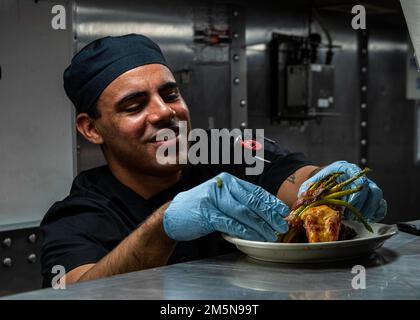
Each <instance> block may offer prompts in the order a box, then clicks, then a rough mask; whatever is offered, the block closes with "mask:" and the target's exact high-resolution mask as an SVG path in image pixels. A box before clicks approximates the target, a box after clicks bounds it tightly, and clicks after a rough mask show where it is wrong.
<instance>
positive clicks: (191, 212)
mask: <svg viewBox="0 0 420 320" xmlns="http://www.w3.org/2000/svg"><path fill="white" fill-rule="evenodd" d="M288 214H289V208H288V207H287V206H286V205H285V204H284V203H283V202H282V201H280V200H279V199H277V198H276V197H275V196H273V195H272V194H270V193H269V192H267V191H265V190H264V189H263V188H261V187H259V186H256V185H254V184H252V183H249V182H246V181H243V180H241V179H238V178H236V177H234V176H232V175H230V174H228V173H221V174H220V175H218V176H217V177H215V178H212V179H210V180H208V181H206V182H204V183H202V184H200V185H198V186H196V187H195V188H193V189H191V190H188V191H185V192H181V193H179V194H178V195H177V196H176V197H175V198H174V199H173V200H172V202H171V204H170V205H169V207H168V208H167V209H166V212H165V215H164V218H163V226H164V230H165V232H166V234H167V235H168V236H169V237H170V238H172V239H174V240H178V241H189V240H193V239H197V238H200V237H202V236H205V235H207V234H209V233H212V232H215V231H220V232H224V233H227V234H229V235H232V236H235V237H239V238H242V239H246V240H255V241H275V240H276V239H277V236H276V234H275V232H279V233H285V232H287V230H288V224H287V222H286V221H285V220H283V217H285V216H287V215H288Z"/></svg>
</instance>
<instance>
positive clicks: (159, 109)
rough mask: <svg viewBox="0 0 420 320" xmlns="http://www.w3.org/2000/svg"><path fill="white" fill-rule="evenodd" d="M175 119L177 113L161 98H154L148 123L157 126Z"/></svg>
mask: <svg viewBox="0 0 420 320" xmlns="http://www.w3.org/2000/svg"><path fill="white" fill-rule="evenodd" d="M174 117H175V111H174V110H173V109H172V108H171V107H170V106H169V105H168V104H166V103H165V101H163V100H162V98H161V97H156V98H153V100H152V101H151V102H150V109H149V115H148V121H149V122H150V123H151V124H153V125H156V124H158V123H161V122H167V121H170V120H172V119H173V118H174Z"/></svg>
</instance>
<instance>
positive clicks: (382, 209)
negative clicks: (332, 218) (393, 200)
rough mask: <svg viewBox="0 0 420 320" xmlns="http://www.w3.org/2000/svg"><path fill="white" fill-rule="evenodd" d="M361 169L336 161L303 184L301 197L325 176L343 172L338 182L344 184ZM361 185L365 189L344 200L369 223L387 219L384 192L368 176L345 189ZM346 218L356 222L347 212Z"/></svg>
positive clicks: (300, 190)
mask: <svg viewBox="0 0 420 320" xmlns="http://www.w3.org/2000/svg"><path fill="white" fill-rule="evenodd" d="M360 170H361V169H360V168H359V167H358V166H357V165H355V164H352V163H349V162H347V161H336V162H334V163H332V164H330V165H329V166H327V167H325V168H324V169H322V170H321V171H319V172H318V173H317V174H315V175H314V176H313V177H311V178H309V179H308V180H306V181H305V182H304V183H302V185H301V187H300V189H299V193H298V194H299V195H300V194H301V193H302V192H304V191H306V190H307V189H308V186H309V185H310V184H312V183H314V182H316V181H318V180H321V179H322V178H324V177H325V176H327V175H329V174H330V173H333V172H343V173H344V174H343V175H341V176H340V177H339V178H338V179H337V181H339V182H343V181H344V180H347V179H349V178H350V177H352V176H353V175H355V174H356V173H357V172H359V171H360ZM359 185H363V189H362V190H361V191H360V192H357V193H354V194H351V195H348V196H346V197H345V198H343V200H345V201H347V202H348V203H350V204H351V205H353V206H354V207H355V208H356V209H357V210H359V211H360V213H362V214H363V216H364V217H365V218H366V219H367V220H368V221H379V220H381V219H382V218H383V217H385V215H386V212H387V203H386V201H385V200H384V199H383V193H382V190H381V189H380V188H379V187H378V186H377V185H376V183H374V182H373V181H372V180H370V179H368V178H366V176H363V177H360V178H359V179H357V180H355V181H354V182H353V183H351V184H349V185H348V186H346V187H345V188H344V189H353V188H355V187H357V186H359ZM345 218H346V219H352V220H354V215H353V214H352V213H350V212H348V209H346V210H345Z"/></svg>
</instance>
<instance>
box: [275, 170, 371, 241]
mask: <svg viewBox="0 0 420 320" xmlns="http://www.w3.org/2000/svg"><path fill="white" fill-rule="evenodd" d="M369 171H370V169H369V168H365V169H364V170H361V171H360V172H358V173H357V174H355V175H354V176H353V177H351V178H349V179H348V180H346V181H344V182H341V183H338V182H337V178H338V177H340V176H341V175H342V174H343V173H342V172H335V173H332V174H329V175H328V176H326V177H325V178H323V179H321V180H319V181H317V182H316V183H314V184H312V185H311V186H310V187H309V188H308V190H307V191H305V192H303V193H302V194H301V196H300V197H299V198H298V199H297V200H296V202H295V203H294V204H293V207H292V211H291V212H290V214H289V215H288V216H287V217H286V218H285V219H286V221H287V222H288V224H289V231H288V232H287V233H285V234H280V235H279V236H278V242H286V243H292V242H310V243H315V242H329V241H338V240H348V239H351V238H353V237H355V235H356V234H355V231H354V230H353V229H351V228H350V227H347V226H345V225H344V224H343V223H342V220H343V211H344V209H345V208H348V209H349V211H350V212H351V213H353V214H354V215H355V217H356V220H358V221H359V222H361V223H362V224H363V225H364V226H365V228H366V229H367V230H368V231H370V232H373V230H372V227H371V226H370V225H369V224H368V222H367V221H366V220H365V219H364V217H363V215H362V214H361V213H360V212H359V211H358V210H357V209H356V208H355V207H353V206H352V205H351V204H349V203H347V202H346V201H344V200H342V198H343V197H345V196H347V195H349V194H352V193H356V192H359V191H360V190H362V188H363V186H358V187H356V188H354V189H345V187H346V186H348V185H350V184H351V183H352V182H353V181H355V180H357V179H358V178H360V177H361V176H363V175H365V174H366V173H367V172H369Z"/></svg>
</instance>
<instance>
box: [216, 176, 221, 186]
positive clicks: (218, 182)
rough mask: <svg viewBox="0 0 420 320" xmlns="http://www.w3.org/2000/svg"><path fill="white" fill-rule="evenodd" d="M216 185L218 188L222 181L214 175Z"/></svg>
mask: <svg viewBox="0 0 420 320" xmlns="http://www.w3.org/2000/svg"><path fill="white" fill-rule="evenodd" d="M216 185H217V187H218V188H221V187H222V186H223V181H222V179H220V177H216Z"/></svg>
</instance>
